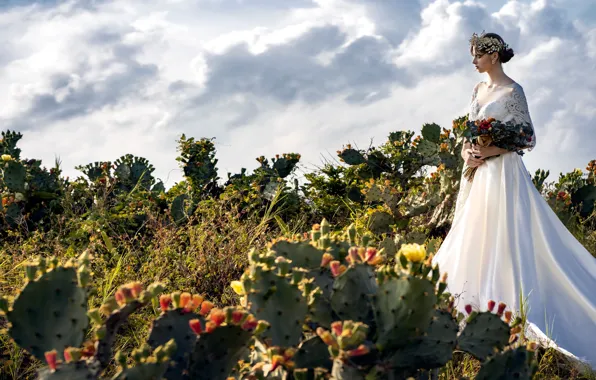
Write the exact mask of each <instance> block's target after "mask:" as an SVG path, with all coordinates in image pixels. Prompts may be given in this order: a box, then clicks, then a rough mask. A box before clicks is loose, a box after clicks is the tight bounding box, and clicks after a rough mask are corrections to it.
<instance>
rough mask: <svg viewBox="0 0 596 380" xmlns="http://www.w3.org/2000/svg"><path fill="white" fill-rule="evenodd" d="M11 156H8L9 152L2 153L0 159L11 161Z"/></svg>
mask: <svg viewBox="0 0 596 380" xmlns="http://www.w3.org/2000/svg"><path fill="white" fill-rule="evenodd" d="M11 160H12V157H11V156H10V154H3V155H2V161H11Z"/></svg>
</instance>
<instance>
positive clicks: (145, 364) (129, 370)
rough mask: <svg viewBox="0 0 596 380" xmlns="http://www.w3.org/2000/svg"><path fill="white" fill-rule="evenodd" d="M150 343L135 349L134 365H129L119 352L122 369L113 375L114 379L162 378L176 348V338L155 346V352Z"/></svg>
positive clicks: (133, 354)
mask: <svg viewBox="0 0 596 380" xmlns="http://www.w3.org/2000/svg"><path fill="white" fill-rule="evenodd" d="M150 350H151V349H150V348H149V346H148V345H146V344H145V345H144V346H143V347H141V348H138V349H136V350H133V352H132V358H133V362H134V365H133V366H132V367H129V366H128V365H127V364H126V362H125V360H126V359H125V358H124V357H123V356H122V355H121V354H119V355H117V359H120V360H121V363H120V366H121V370H120V371H119V372H118V373H117V374H115V375H114V377H112V380H161V379H162V378H163V377H164V375H165V372H166V369H167V368H168V364H169V361H170V359H171V357H172V353H173V352H174V351H175V350H176V343H175V342H174V339H170V340H169V341H168V342H166V343H165V344H163V345H159V346H157V347H155V350H154V351H153V353H151V352H150Z"/></svg>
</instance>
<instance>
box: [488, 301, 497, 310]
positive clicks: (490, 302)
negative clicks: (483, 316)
mask: <svg viewBox="0 0 596 380" xmlns="http://www.w3.org/2000/svg"><path fill="white" fill-rule="evenodd" d="M496 305H497V303H496V302H495V301H494V300H490V301H488V311H493V309H494V308H495V306H496Z"/></svg>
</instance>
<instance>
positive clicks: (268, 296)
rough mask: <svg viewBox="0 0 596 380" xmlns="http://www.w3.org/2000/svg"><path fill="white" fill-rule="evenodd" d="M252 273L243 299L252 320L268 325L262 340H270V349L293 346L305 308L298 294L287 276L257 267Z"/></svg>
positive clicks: (304, 302) (300, 330) (298, 334)
mask: <svg viewBox="0 0 596 380" xmlns="http://www.w3.org/2000/svg"><path fill="white" fill-rule="evenodd" d="M254 272H255V273H254V274H253V276H252V278H251V281H252V286H251V290H250V291H249V293H248V294H247V299H248V302H249V305H250V310H251V312H252V313H253V314H254V315H255V317H256V318H257V319H259V320H260V319H264V320H265V321H267V322H269V323H270V324H271V327H270V328H269V329H268V330H267V331H265V332H264V333H263V337H264V338H265V339H270V340H271V345H273V346H281V347H290V346H295V345H297V344H298V343H299V342H300V337H301V336H302V324H303V323H304V320H305V319H306V313H307V309H308V306H307V302H306V299H305V298H304V296H303V295H302V292H301V291H300V289H299V288H298V286H297V285H293V284H291V283H290V278H289V277H285V276H280V275H278V274H276V273H274V271H273V270H272V269H268V270H266V269H263V268H262V267H260V266H257V267H256V268H254Z"/></svg>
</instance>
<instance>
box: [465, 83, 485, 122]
mask: <svg viewBox="0 0 596 380" xmlns="http://www.w3.org/2000/svg"><path fill="white" fill-rule="evenodd" d="M480 83H482V82H479V83H476V86H474V90H473V91H472V99H470V110H469V113H468V119H469V120H476V118H477V117H478V109H477V103H476V95H477V94H478V87H480Z"/></svg>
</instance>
